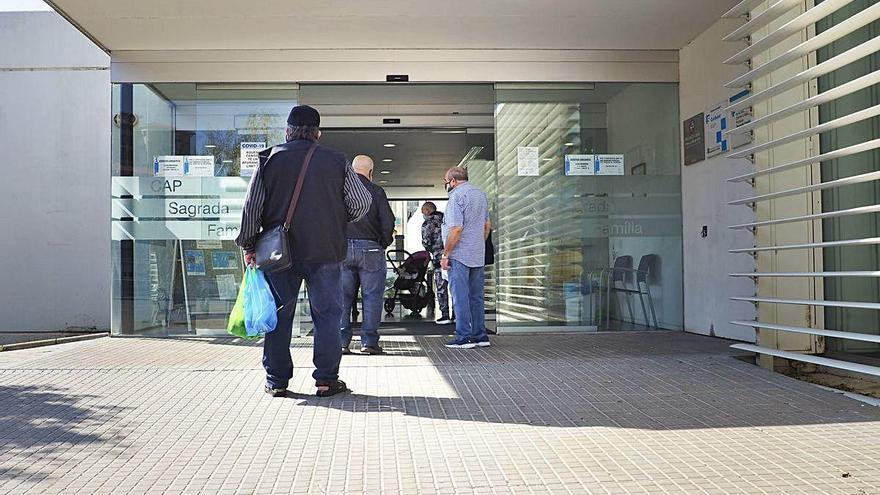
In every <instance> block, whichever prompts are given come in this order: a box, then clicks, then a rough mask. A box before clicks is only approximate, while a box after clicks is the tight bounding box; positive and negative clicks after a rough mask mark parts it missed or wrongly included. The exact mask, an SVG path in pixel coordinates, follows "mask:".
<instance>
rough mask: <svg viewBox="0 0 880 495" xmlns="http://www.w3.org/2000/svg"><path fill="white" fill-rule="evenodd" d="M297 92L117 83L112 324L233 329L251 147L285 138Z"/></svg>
mask: <svg viewBox="0 0 880 495" xmlns="http://www.w3.org/2000/svg"><path fill="white" fill-rule="evenodd" d="M296 96H297V95H296V90H295V89H291V88H285V87H283V86H280V87H279V86H277V85H275V86H267V87H260V86H253V85H250V86H246V87H245V86H242V87H240V88H239V87H236V86H229V85H224V86H219V87H218V86H213V85H197V84H154V85H147V84H117V85H114V87H113V112H114V127H113V139H112V145H113V152H112V157H113V158H112V159H113V164H112V173H113V176H114V178H113V198H112V202H113V210H112V212H113V213H112V214H113V225H112V239H113V249H112V252H113V303H112V311H113V315H112V331H113V333H140V334H149V335H169V334H199V335H212V334H220V335H222V334H225V328H226V320H227V317H228V314H229V311H230V310H231V308H232V305H233V304H234V302H235V296H236V294H237V290H238V287H239V285H240V284H241V280H242V271H243V260H242V257H241V254H240V251H239V249H238V247H237V246H235V244H234V242H233V239H234V238H235V236H236V235H237V233H238V223H239V220H240V218H241V207H242V204H243V202H244V195H245V192H246V190H247V184H248V173H247V169H248V167H249V166H250V165H252V163H251V161H249V160H251V158H252V154H248V153H247V152H245V154H242V150H247V149H248V146H250V147H251V148H260V149H261V148H263V147H267V146H271V145H274V144H277V143H279V142H282V141H283V138H284V130H285V126H286V116H287V112H289V111H290V108H291V107H292V106H294V105H295V104H296ZM178 160H179V161H178ZM160 162H161V166H160V165H159V164H160ZM175 163H177V164H178V165H177V166H175V165H173V164H175ZM168 164H172V165H168ZM302 307H303V308H307V306H305V305H303V306H302Z"/></svg>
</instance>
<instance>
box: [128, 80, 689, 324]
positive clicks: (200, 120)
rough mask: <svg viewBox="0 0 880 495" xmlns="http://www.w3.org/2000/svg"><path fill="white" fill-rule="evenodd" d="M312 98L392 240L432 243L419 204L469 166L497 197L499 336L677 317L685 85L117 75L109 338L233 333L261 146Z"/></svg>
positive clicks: (493, 288)
mask: <svg viewBox="0 0 880 495" xmlns="http://www.w3.org/2000/svg"><path fill="white" fill-rule="evenodd" d="M300 103H305V104H310V105H312V106H315V107H316V108H318V109H319V111H320V112H321V114H322V128H323V132H324V136H323V138H322V142H324V143H325V144H327V145H329V146H332V147H334V148H337V149H340V150H342V151H344V152H345V153H346V154H347V155H348V156H349V157H353V156H354V155H357V154H366V155H368V156H371V157H372V158H373V160H374V162H375V167H376V170H375V180H376V182H377V183H379V185H381V186H382V187H384V188H385V189H386V191H387V194H388V197H389V198H390V199H391V200H392V202H393V204H394V208H395V213H396V215H397V221H398V226H399V231H398V234H399V236H400V237H399V238H398V241H397V242H398V243H399V244H400V246H395V247H400V248H401V249H405V250H408V251H410V252H411V251H412V250H414V249H418V248H419V247H420V244H421V242H420V239H419V235H418V234H417V232H418V231H419V228H420V223H421V222H420V220H421V213H420V211H419V208H420V206H421V204H422V203H423V202H424V201H425V200H434V201H435V203H441V202H442V201H443V200H444V199H445V197H446V194H445V192H444V190H443V188H442V186H443V173H444V172H445V170H447V169H448V168H449V167H452V166H455V165H461V166H464V167H466V168H467V169H468V171H469V174H470V178H471V182H473V183H474V184H475V185H477V186H478V187H480V188H482V189H483V190H484V191H485V192H486V193H487V195H488V197H489V199H490V209H491V215H492V220H493V225H494V229H493V237H494V240H495V245H496V248H497V253H496V260H497V262H496V264H494V265H492V266H491V267H490V268H489V269H488V270H487V275H488V276H487V302H488V303H489V307H490V308H491V310H492V312H493V314H494V316H495V319H496V320H497V326H498V331H499V332H500V333H505V332H517V331H550V332H556V331H596V330H618V329H644V328H665V329H681V326H682V302H681V300H682V286H681V280H682V262H681V193H680V180H679V169H680V165H679V164H680V160H679V156H678V144H677V143H678V113H677V108H678V99H677V85H675V84H648V83H633V84H627V83H605V84H577V85H540V86H536V85H519V84H517V85H505V84H496V85H488V84H437V85H432V84H428V85H421V84H416V85H394V84H382V85H301V86H300V85H292V84H258V85H249V84H237V85H236V84H233V85H230V84H222V85H219V84H177V83H175V84H116V85H114V88H113V104H114V127H113V131H114V132H113V170H112V173H113V198H112V201H113V281H114V296H113V333H115V334H146V335H162V336H166V335H222V334H223V333H224V328H225V323H226V316H227V315H228V312H229V309H230V308H231V305H232V303H233V302H234V299H235V293H236V289H237V287H238V285H239V284H240V282H241V272H242V259H241V256H240V254H239V252H238V250H237V249H236V247H235V245H234V243H233V242H232V239H234V238H235V236H236V235H237V232H238V222H239V219H240V214H241V205H242V201H243V198H244V194H245V191H246V189H247V184H248V180H249V176H250V174H251V173H252V171H253V167H254V166H255V165H256V162H255V160H254V151H255V150H259V149H261V148H262V147H266V146H271V145H273V144H276V143H280V142H281V141H282V140H283V136H284V127H285V117H286V115H287V112H288V111H289V109H290V108H291V107H292V106H294V105H296V104H300ZM391 275H392V274H391V273H390V272H389V276H391ZM307 297H308V295H307V291H304V293H303V294H302V302H306V300H307ZM301 308H302V309H303V310H304V311H302V314H301V318H300V319H298V320H297V321H296V322H295V325H297V326H298V329H299V333H301V334H302V333H305V332H307V331H308V330H309V322H308V312H307V311H305V309H306V305H305V304H303V305H302V306H301ZM398 310H399V308H398ZM403 316H405V315H403V314H395V315H394V316H393V318H392V319H393V320H395V321H396V320H398V319H400V318H402V317H403ZM421 316H422V317H423V318H428V317H429V316H430V315H429V313H428V312H427V311H426V312H424V313H423V314H421Z"/></svg>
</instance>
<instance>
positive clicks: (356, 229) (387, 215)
mask: <svg viewBox="0 0 880 495" xmlns="http://www.w3.org/2000/svg"><path fill="white" fill-rule="evenodd" d="M358 178H359V179H360V180H361V184H363V185H364V187H366V188H367V191H370V196H372V197H373V202H372V203H371V204H370V211H369V212H368V213H367V214H366V215H364V217H363V218H361V219H360V220H358V221H357V222H352V223H350V224H348V228H347V229H346V236H347V237H348V238H349V239H367V240H370V241H376V242H378V243H379V244H380V245H381V246H382V247H383V248H387V247H388V246H390V245H391V243H392V242H393V241H394V212H393V211H391V205H390V204H388V196H386V195H385V190H384V189H382V188H381V187H379V186H377V185H376V184H373V182H372V181H371V180H370V179H367V178H366V177H364V176H363V175H361V174H358Z"/></svg>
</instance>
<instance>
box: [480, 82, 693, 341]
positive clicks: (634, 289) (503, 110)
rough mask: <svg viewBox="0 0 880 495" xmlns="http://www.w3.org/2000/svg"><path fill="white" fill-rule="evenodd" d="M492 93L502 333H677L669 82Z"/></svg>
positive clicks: (675, 178)
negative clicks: (518, 329)
mask: <svg viewBox="0 0 880 495" xmlns="http://www.w3.org/2000/svg"><path fill="white" fill-rule="evenodd" d="M497 98H498V103H497V105H496V112H495V126H496V127H495V132H496V135H495V136H496V161H497V163H496V177H497V179H496V180H497V198H496V200H495V204H496V211H497V217H498V220H497V225H498V228H497V232H498V239H497V241H496V242H497V244H498V252H499V253H498V266H497V288H496V290H497V311H498V321H499V326H501V327H504V326H529V325H551V326H552V325H573V326H587V327H590V326H599V325H602V326H604V325H605V322H608V321H611V322H612V326H615V325H620V324H621V323H623V322H626V323H629V324H630V325H633V324H635V325H650V326H653V321H654V318H653V317H652V316H651V312H650V307H651V306H653V308H654V311H655V314H656V319H657V325H658V326H660V327H663V328H675V329H679V328H681V327H682V286H681V284H682V281H681V269H682V268H681V267H682V260H681V191H680V188H681V184H680V180H679V175H680V172H679V156H678V147H677V143H678V122H677V119H678V117H677V116H678V88H677V85H674V84H597V85H595V86H592V85H591V86H589V87H585V88H583V89H579V90H571V89H564V90H556V89H553V88H552V87H548V88H547V89H543V90H534V89H529V90H518V89H510V90H499V92H498V94H497ZM524 149H525V152H524ZM535 152H536V154H535ZM600 155H601V156H600ZM566 158H568V160H566ZM595 162H599V163H595ZM621 162H622V163H621ZM567 164H568V165H567ZM592 164H594V165H595V167H593V166H590V165H592ZM567 167H568V168H567ZM572 167H573V168H572ZM566 170H569V172H568V173H569V174H570V175H568V174H567V172H566ZM606 174H610V175H606ZM626 257H629V259H631V260H633V261H632V262H631V264H630V265H629V266H627V267H626V270H623V269H618V270H610V269H611V268H612V267H614V265H615V261H616V260H618V264H619V263H620V260H624V259H626ZM643 259H644V261H642V260H643ZM651 260H655V261H654V262H650V261H651ZM640 261H642V267H643V268H645V270H643V272H647V271H648V270H647V267H652V268H653V270H651V273H650V275H645V274H644V273H641V274H640V273H638V268H639V263H640ZM648 292H650V295H649V294H648ZM643 301H644V304H645V306H644V307H645V310H644V311H643V310H642V307H641V304H642V302H643Z"/></svg>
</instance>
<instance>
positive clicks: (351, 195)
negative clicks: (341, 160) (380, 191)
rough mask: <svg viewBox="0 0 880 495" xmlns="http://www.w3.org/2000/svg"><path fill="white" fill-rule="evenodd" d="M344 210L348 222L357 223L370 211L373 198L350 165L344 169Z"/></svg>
mask: <svg viewBox="0 0 880 495" xmlns="http://www.w3.org/2000/svg"><path fill="white" fill-rule="evenodd" d="M343 196H344V199H345V209H346V211H348V221H349V222H357V221H358V220H360V219H361V218H363V217H364V215H366V214H367V212H369V211H370V204H372V202H373V197H372V196H371V195H370V191H368V190H367V188H366V187H364V185H363V184H362V183H361V180H360V179H359V178H358V175H357V173H356V172H355V171H354V169H353V168H351V165H346V167H345V185H344V186H343Z"/></svg>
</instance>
